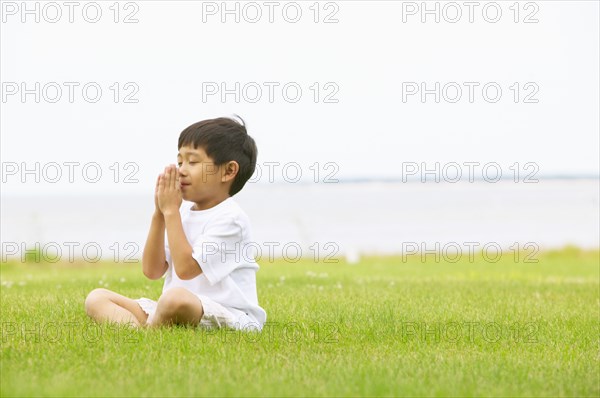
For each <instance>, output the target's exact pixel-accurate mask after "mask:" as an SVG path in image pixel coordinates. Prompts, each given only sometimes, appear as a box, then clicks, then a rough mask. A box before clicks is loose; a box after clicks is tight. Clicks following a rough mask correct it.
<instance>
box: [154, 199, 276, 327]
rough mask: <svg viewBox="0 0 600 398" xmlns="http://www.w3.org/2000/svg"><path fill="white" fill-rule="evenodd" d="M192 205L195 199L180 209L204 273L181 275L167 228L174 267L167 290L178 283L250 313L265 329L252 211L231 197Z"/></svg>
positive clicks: (171, 263) (170, 260) (193, 291)
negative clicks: (204, 206)
mask: <svg viewBox="0 0 600 398" xmlns="http://www.w3.org/2000/svg"><path fill="white" fill-rule="evenodd" d="M192 206H193V203H191V202H183V204H182V206H181V208H180V210H179V212H180V214H181V222H182V225H183V230H184V232H185V236H186V237H187V239H188V242H189V243H190V245H191V246H192V257H193V258H194V259H195V260H196V261H197V262H198V264H199V265H200V268H202V273H201V274H200V275H198V276H197V277H195V278H193V279H189V280H182V279H179V277H178V276H177V273H176V272H175V269H174V268H173V260H172V258H171V252H170V250H169V242H168V239H167V234H166V231H165V254H166V258H167V262H168V263H169V267H168V268H167V271H166V272H165V275H164V277H165V284H164V286H163V293H164V292H165V291H167V290H169V289H171V288H173V287H183V288H185V289H187V290H189V291H191V292H192V293H195V294H199V295H202V296H206V297H208V298H210V299H212V300H214V301H215V302H217V303H219V304H221V305H222V306H224V307H226V308H233V309H236V310H241V311H243V312H245V313H247V314H248V316H249V317H250V318H253V320H254V321H255V322H257V323H259V324H260V327H261V328H262V326H263V325H264V323H265V322H266V320H267V314H266V312H265V310H264V309H262V308H261V307H260V306H259V305H258V297H257V294H256V271H258V269H259V266H258V264H257V263H256V261H255V250H254V249H255V247H254V245H253V244H250V243H251V242H252V241H251V236H250V220H249V219H248V216H247V215H246V213H245V212H244V211H243V210H242V209H241V208H240V206H239V205H238V204H237V203H236V202H235V201H234V200H233V199H232V198H231V197H229V198H227V199H225V200H224V201H223V202H221V203H219V204H218V205H216V206H214V207H211V208H210V209H206V210H191V208H192Z"/></svg>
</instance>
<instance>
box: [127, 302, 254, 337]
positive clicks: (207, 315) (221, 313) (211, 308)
mask: <svg viewBox="0 0 600 398" xmlns="http://www.w3.org/2000/svg"><path fill="white" fill-rule="evenodd" d="M195 296H196V297H198V299H199V300H200V302H201V303H202V309H203V312H204V314H203V315H202V319H200V324H199V326H200V327H204V328H221V327H230V328H233V329H239V330H248V331H249V330H260V326H259V325H258V323H257V322H256V321H254V320H253V319H252V318H251V317H250V316H249V315H248V314H247V313H245V312H244V311H241V310H238V309H235V308H226V307H224V306H222V305H221V304H219V303H217V302H216V301H213V300H211V299H210V298H208V297H206V296H202V295H200V294H195ZM134 301H136V302H137V303H138V304H139V305H140V307H142V310H144V312H145V313H146V314H148V320H147V321H146V322H148V323H149V322H150V321H151V320H152V318H153V317H154V314H155V313H156V307H157V305H158V302H156V301H154V300H151V299H149V298H146V297H141V298H139V299H135V300H134Z"/></svg>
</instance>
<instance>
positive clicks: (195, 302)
mask: <svg viewBox="0 0 600 398" xmlns="http://www.w3.org/2000/svg"><path fill="white" fill-rule="evenodd" d="M85 310H86V313H87V314H88V315H89V316H90V317H91V318H92V319H94V320H95V321H97V322H107V321H108V322H116V323H120V324H127V325H130V326H134V327H140V326H141V327H145V326H152V327H157V326H162V325H171V324H189V325H198V324H199V323H200V319H202V315H203V314H204V309H203V307H202V302H201V301H200V300H199V299H198V297H196V296H195V295H194V294H192V293H191V292H190V291H188V290H187V289H184V288H180V287H176V288H172V289H169V290H167V291H166V292H164V293H163V295H162V296H160V298H159V299H158V303H157V308H156V313H155V314H154V318H153V319H152V322H151V323H147V321H148V314H146V313H145V312H144V310H142V307H140V305H139V304H138V303H137V302H136V301H135V300H133V299H130V298H129V297H125V296H122V295H120V294H118V293H115V292H113V291H111V290H108V289H104V288H98V289H94V290H92V291H91V292H90V294H88V296H87V298H86V299H85Z"/></svg>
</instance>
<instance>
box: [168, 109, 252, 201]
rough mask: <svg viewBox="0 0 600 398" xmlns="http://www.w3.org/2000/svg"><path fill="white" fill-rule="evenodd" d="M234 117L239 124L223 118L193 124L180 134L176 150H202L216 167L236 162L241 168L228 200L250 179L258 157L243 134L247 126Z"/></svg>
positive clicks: (246, 135) (250, 138)
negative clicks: (183, 147) (188, 147)
mask: <svg viewBox="0 0 600 398" xmlns="http://www.w3.org/2000/svg"><path fill="white" fill-rule="evenodd" d="M235 116H236V117H237V118H238V119H240V121H241V123H240V122H239V121H237V120H235V119H230V118H226V117H220V118H217V119H209V120H203V121H201V122H197V123H194V124H192V125H191V126H188V127H187V128H186V129H185V130H183V131H182V132H181V134H180V135H179V142H178V144H177V149H178V150H179V149H181V147H182V146H190V145H191V146H193V147H194V149H198V147H201V148H202V149H203V150H204V152H206V154H207V155H208V156H209V157H210V158H212V160H213V161H214V163H215V165H216V166H221V165H223V164H225V163H227V162H229V161H231V160H235V161H236V162H237V163H238V164H239V166H240V167H239V171H238V173H237V175H236V176H235V178H234V180H233V184H231V187H230V189H229V195H230V196H233V195H235V194H236V193H238V192H239V191H241V190H242V188H243V187H244V185H245V184H246V182H247V181H248V180H249V179H250V177H252V174H254V169H255V168H256V157H257V156H258V149H257V148H256V143H255V142H254V139H253V138H252V137H250V136H249V135H248V132H247V131H246V123H245V122H244V120H243V119H242V118H241V117H239V116H237V115H235Z"/></svg>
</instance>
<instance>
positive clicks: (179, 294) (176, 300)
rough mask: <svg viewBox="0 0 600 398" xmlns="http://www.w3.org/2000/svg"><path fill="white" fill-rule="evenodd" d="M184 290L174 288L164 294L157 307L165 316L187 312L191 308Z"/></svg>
mask: <svg viewBox="0 0 600 398" xmlns="http://www.w3.org/2000/svg"><path fill="white" fill-rule="evenodd" d="M186 293H188V291H187V290H186V289H184V288H172V289H169V290H167V291H166V292H164V293H163V295H162V296H160V298H159V299H158V303H157V307H158V308H159V309H160V311H161V312H162V313H163V314H170V315H173V314H177V313H179V312H182V311H186V310H187V309H188V308H189V306H190V300H189V297H188V295H187V294H186Z"/></svg>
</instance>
